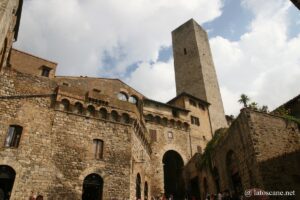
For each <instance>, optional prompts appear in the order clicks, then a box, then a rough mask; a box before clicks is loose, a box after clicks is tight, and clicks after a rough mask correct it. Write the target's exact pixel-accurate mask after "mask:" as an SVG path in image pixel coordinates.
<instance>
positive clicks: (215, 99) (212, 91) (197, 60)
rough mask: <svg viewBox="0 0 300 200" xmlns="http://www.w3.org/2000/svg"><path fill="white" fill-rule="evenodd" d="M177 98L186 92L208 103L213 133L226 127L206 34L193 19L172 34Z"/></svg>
mask: <svg viewBox="0 0 300 200" xmlns="http://www.w3.org/2000/svg"><path fill="white" fill-rule="evenodd" d="M172 42H173V55H174V65H175V80H176V92H177V95H179V94H181V93H182V92H186V93H189V94H191V95H193V96H195V97H197V98H200V99H202V100H205V101H207V102H209V103H210V104H211V105H210V107H209V113H210V118H211V125H212V129H213V131H215V130H216V129H218V128H222V127H227V123H226V119H225V114H224V108H223V103H222V99H221V94H220V89H219V84H218V80H217V75H216V70H215V67H214V63H213V60H212V55H211V51H210V46H209V42H208V37H207V33H206V32H205V30H203V29H202V27H201V26H200V25H199V24H197V22H195V21H194V20H193V19H191V20H189V21H187V22H186V23H184V24H183V25H181V26H180V27H178V28H177V29H175V30H174V31H173V32H172Z"/></svg>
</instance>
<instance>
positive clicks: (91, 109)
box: [87, 105, 96, 117]
mask: <svg viewBox="0 0 300 200" xmlns="http://www.w3.org/2000/svg"><path fill="white" fill-rule="evenodd" d="M95 111H96V109H95V107H94V106H93V105H89V106H88V107H87V116H92V117H93V116H95Z"/></svg>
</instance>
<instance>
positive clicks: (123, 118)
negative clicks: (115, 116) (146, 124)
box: [121, 113, 130, 124]
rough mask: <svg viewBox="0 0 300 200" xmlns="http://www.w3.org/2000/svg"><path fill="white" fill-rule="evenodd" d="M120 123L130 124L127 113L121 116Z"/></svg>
mask: <svg viewBox="0 0 300 200" xmlns="http://www.w3.org/2000/svg"><path fill="white" fill-rule="evenodd" d="M121 119H122V122H123V123H125V124H129V123H130V117H129V115H128V114H127V113H123V114H122V118H121Z"/></svg>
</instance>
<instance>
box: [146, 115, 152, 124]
mask: <svg viewBox="0 0 300 200" xmlns="http://www.w3.org/2000/svg"><path fill="white" fill-rule="evenodd" d="M145 119H146V120H147V121H150V122H153V119H154V118H153V115H151V114H148V115H146V116H145Z"/></svg>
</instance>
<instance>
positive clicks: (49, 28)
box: [17, 0, 222, 76]
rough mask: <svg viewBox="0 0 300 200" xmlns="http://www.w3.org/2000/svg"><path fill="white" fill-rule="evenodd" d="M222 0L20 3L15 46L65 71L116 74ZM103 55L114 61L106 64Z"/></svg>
mask: <svg viewBox="0 0 300 200" xmlns="http://www.w3.org/2000/svg"><path fill="white" fill-rule="evenodd" d="M221 6H222V4H221V0H211V1H205V0H189V1H185V0H127V1H123V0H109V1H107V0H85V1H82V0H64V1H61V0H30V1H25V3H24V8H23V16H22V22H21V30H20V37H19V42H18V43H17V47H18V48H21V49H24V50H26V51H30V52H32V53H34V54H37V55H40V56H42V57H46V58H49V59H52V60H54V61H56V62H58V63H59V68H58V73H59V74H67V75H79V74H81V75H93V76H95V75H102V76H103V75H111V76H120V75H121V74H123V73H124V72H125V71H126V68H127V67H128V66H129V65H131V64H133V63H135V62H138V61H141V62H149V61H156V59H157V57H158V52H159V49H160V48H161V47H162V46H170V45H171V31H172V30H173V29H175V28H176V27H177V26H179V25H180V24H182V23H183V22H185V21H187V20H188V19H190V18H192V17H193V18H195V19H196V20H197V21H199V22H207V21H209V20H213V19H214V18H216V17H217V16H219V15H220V14H221V12H220V8H221ZM105 55H108V56H109V57H110V58H111V59H113V60H114V62H113V63H114V65H113V66H112V64H111V65H110V66H105V63H103V59H104V57H105Z"/></svg>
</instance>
